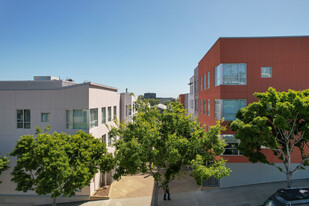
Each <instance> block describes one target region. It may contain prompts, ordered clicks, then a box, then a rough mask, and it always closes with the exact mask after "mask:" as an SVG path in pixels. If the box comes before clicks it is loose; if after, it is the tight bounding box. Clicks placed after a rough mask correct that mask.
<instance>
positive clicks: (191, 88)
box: [190, 82, 193, 94]
mask: <svg viewBox="0 0 309 206" xmlns="http://www.w3.org/2000/svg"><path fill="white" fill-rule="evenodd" d="M190 94H193V85H192V82H190Z"/></svg>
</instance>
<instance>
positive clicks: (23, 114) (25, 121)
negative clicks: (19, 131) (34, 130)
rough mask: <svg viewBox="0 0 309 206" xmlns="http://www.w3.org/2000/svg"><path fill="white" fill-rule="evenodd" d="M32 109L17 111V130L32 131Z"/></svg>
mask: <svg viewBox="0 0 309 206" xmlns="http://www.w3.org/2000/svg"><path fill="white" fill-rule="evenodd" d="M30 126H31V125H30V109H18V110H17V128H23V129H30Z"/></svg>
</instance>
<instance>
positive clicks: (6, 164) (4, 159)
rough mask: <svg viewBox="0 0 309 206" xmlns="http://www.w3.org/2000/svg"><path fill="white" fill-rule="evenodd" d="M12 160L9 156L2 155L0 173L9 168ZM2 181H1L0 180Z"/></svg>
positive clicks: (0, 157)
mask: <svg viewBox="0 0 309 206" xmlns="http://www.w3.org/2000/svg"><path fill="white" fill-rule="evenodd" d="M9 163H10V160H9V158H8V157H7V156H4V157H2V156H0V175H1V174H2V172H3V171H5V170H7V169H8V168H9ZM0 183H1V181H0Z"/></svg>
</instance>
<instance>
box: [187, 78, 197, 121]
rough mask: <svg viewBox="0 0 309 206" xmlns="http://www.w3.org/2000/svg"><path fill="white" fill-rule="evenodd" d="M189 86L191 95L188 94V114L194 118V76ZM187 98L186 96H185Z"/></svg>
mask: <svg viewBox="0 0 309 206" xmlns="http://www.w3.org/2000/svg"><path fill="white" fill-rule="evenodd" d="M189 86H190V93H188V108H187V111H188V114H192V116H193V117H194V106H195V105H194V104H195V103H194V76H192V77H191V78H190V82H189ZM185 98H186V96H185Z"/></svg>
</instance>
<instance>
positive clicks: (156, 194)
mask: <svg viewBox="0 0 309 206" xmlns="http://www.w3.org/2000/svg"><path fill="white" fill-rule="evenodd" d="M158 199H159V182H157V181H155V184H154V196H153V206H158Z"/></svg>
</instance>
